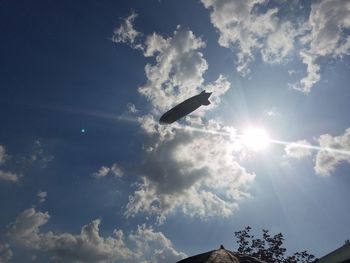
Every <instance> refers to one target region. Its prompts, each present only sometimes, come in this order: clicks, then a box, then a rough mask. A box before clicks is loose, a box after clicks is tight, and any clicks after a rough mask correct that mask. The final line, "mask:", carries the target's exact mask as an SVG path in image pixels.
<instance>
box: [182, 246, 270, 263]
mask: <svg viewBox="0 0 350 263" xmlns="http://www.w3.org/2000/svg"><path fill="white" fill-rule="evenodd" d="M177 263H265V262H264V261H261V260H259V259H256V258H254V257H252V256H248V255H243V254H240V253H236V252H232V251H230V250H226V249H225V248H224V247H223V246H222V245H221V246H220V248H219V249H217V250H212V251H209V252H206V253H203V254H198V255H196V256H193V257H189V258H185V259H183V260H180V261H178V262H177Z"/></svg>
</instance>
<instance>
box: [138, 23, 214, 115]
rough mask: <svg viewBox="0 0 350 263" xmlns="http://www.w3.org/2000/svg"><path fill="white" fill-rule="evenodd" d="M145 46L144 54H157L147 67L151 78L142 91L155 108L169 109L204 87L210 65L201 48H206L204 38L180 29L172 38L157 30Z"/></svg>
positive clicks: (147, 73)
mask: <svg viewBox="0 0 350 263" xmlns="http://www.w3.org/2000/svg"><path fill="white" fill-rule="evenodd" d="M145 45H146V51H145V53H144V55H145V56H152V57H155V59H156V64H153V65H152V64H147V65H146V66H145V72H146V77H147V80H148V81H147V84H146V85H144V86H141V87H140V88H139V92H140V94H142V95H144V96H145V97H146V98H147V99H148V100H149V101H150V102H151V103H152V105H153V106H154V108H155V109H156V110H160V111H164V110H167V109H169V108H170V107H171V106H174V105H175V104H177V103H179V102H181V101H183V100H185V99H187V98H189V97H191V96H193V95H197V94H198V93H199V92H200V91H201V90H202V89H201V88H200V86H201V85H202V84H203V81H204V79H203V74H204V72H205V71H206V70H207V69H208V64H207V62H206V60H205V59H204V57H203V54H202V53H201V52H199V51H198V50H199V49H201V48H204V47H205V43H204V42H203V40H202V39H201V38H198V37H196V36H195V35H194V34H193V32H192V31H188V30H181V29H179V30H177V31H175V32H174V35H173V36H172V37H169V38H163V37H162V36H160V35H158V34H155V33H154V34H153V35H151V36H148V37H147V40H146V44H145Z"/></svg>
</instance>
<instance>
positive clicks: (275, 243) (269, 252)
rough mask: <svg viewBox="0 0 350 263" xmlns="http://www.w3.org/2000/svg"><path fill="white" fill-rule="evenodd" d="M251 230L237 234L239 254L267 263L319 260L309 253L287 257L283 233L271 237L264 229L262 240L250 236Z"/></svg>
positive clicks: (244, 230) (294, 262)
mask: <svg viewBox="0 0 350 263" xmlns="http://www.w3.org/2000/svg"><path fill="white" fill-rule="evenodd" d="M251 229H252V228H251V227H250V226H247V227H246V228H245V229H243V230H241V231H236V232H235V237H236V238H237V241H236V242H237V244H238V252H239V253H242V254H248V255H251V256H253V257H256V258H258V259H261V260H263V261H266V262H281V263H311V262H315V261H316V260H317V259H316V258H315V256H314V255H312V254H310V253H309V252H307V251H302V252H296V253H294V254H293V255H292V256H286V255H285V253H286V249H285V248H284V247H282V245H283V241H284V238H283V235H282V233H278V234H276V235H274V236H271V235H270V233H269V231H268V230H266V229H263V230H262V238H254V236H253V235H251V234H250V230H251Z"/></svg>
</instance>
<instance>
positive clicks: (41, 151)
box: [28, 140, 54, 168]
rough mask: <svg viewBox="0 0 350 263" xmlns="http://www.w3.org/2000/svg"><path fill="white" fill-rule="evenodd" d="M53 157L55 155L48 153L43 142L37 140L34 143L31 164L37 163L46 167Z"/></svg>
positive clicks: (41, 166) (29, 160)
mask: <svg viewBox="0 0 350 263" xmlns="http://www.w3.org/2000/svg"><path fill="white" fill-rule="evenodd" d="M53 159H54V156H53V155H50V154H47V153H46V151H45V146H44V145H43V143H42V142H41V141H39V140H36V141H35V142H34V144H33V147H32V153H31V155H30V158H29V159H28V163H29V164H31V165H37V166H39V167H40V168H46V167H47V165H48V164H49V163H50V162H51V161H52V160H53Z"/></svg>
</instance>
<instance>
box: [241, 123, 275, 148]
mask: <svg viewBox="0 0 350 263" xmlns="http://www.w3.org/2000/svg"><path fill="white" fill-rule="evenodd" d="M242 139H243V143H244V144H245V145H246V146H247V147H248V148H250V149H252V150H254V151H260V150H263V149H265V148H266V147H267V146H268V145H269V142H270V138H269V135H268V134H267V132H266V131H265V130H264V129H261V128H247V129H246V130H244V133H243V136H242Z"/></svg>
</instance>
